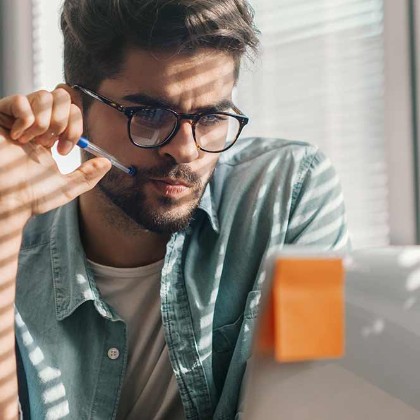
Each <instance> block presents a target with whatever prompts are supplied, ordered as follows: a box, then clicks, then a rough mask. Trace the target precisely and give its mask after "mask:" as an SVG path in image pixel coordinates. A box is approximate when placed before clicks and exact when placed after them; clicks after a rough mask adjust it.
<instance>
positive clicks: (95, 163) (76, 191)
mask: <svg viewBox="0 0 420 420" xmlns="http://www.w3.org/2000/svg"><path fill="white" fill-rule="evenodd" d="M111 167H112V164H111V162H110V161H109V160H108V159H106V158H102V157H97V158H93V159H89V160H87V161H85V162H83V163H82V164H81V165H80V166H79V167H78V168H77V169H76V170H75V171H73V172H71V173H70V174H68V175H66V177H67V178H68V184H67V185H68V191H67V196H68V198H70V200H73V199H74V198H76V197H78V196H79V195H81V194H83V193H85V192H86V191H89V190H91V189H92V188H93V187H94V186H95V185H96V184H97V183H98V182H99V181H100V180H101V179H102V178H103V177H104V175H105V174H106V173H107V172H108V171H109V170H110V169H111Z"/></svg>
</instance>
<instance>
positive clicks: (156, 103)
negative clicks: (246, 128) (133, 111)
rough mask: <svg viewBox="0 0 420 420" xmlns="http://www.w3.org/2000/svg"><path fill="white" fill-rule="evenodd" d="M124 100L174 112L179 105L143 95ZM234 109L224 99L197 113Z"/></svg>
mask: <svg viewBox="0 0 420 420" xmlns="http://www.w3.org/2000/svg"><path fill="white" fill-rule="evenodd" d="M122 99H123V100H125V101H128V102H131V103H133V104H138V105H145V106H151V107H154V108H170V109H174V110H176V109H177V105H175V104H174V103H172V102H170V101H167V100H166V99H163V98H158V97H153V96H149V95H146V94H143V93H137V94H133V95H126V96H124V97H123V98H122ZM233 107H234V104H233V102H232V101H231V100H230V99H222V100H221V101H219V102H217V103H215V104H212V105H207V106H203V107H199V108H196V109H195V112H199V113H202V112H220V111H226V110H228V109H230V108H233Z"/></svg>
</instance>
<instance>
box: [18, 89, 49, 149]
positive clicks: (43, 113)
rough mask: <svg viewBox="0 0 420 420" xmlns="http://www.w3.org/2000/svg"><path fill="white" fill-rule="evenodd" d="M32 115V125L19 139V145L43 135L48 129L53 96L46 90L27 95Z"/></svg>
mask: <svg viewBox="0 0 420 420" xmlns="http://www.w3.org/2000/svg"><path fill="white" fill-rule="evenodd" d="M28 99H29V103H30V104H31V107H32V111H33V114H34V116H35V120H34V123H33V124H32V125H31V126H30V127H29V128H28V129H27V130H25V131H24V132H23V135H22V136H21V137H20V138H19V141H20V142H21V143H28V142H29V141H31V140H32V139H33V138H34V137H37V136H40V135H42V134H44V133H45V132H46V131H47V130H48V129H49V127H50V123H51V114H52V107H53V96H52V94H51V93H50V92H47V91H46V90H40V91H38V92H35V93H32V94H30V95H28Z"/></svg>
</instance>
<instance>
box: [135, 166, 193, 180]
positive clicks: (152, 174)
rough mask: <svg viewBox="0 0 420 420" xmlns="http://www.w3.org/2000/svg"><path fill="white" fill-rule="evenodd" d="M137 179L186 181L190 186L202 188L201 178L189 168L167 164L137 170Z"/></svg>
mask: <svg viewBox="0 0 420 420" xmlns="http://www.w3.org/2000/svg"><path fill="white" fill-rule="evenodd" d="M136 170H137V172H136V175H135V179H138V180H145V179H149V178H172V179H175V180H180V181H185V182H186V183H188V184H192V185H195V186H201V179H200V177H199V176H198V175H197V174H195V173H194V172H193V171H192V170H191V169H190V168H189V167H188V166H186V165H178V164H173V163H170V162H169V163H165V164H163V165H160V166H155V167H152V168H137V167H136Z"/></svg>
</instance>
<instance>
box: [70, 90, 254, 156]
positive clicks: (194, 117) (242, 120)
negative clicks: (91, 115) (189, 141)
mask: <svg viewBox="0 0 420 420" xmlns="http://www.w3.org/2000/svg"><path fill="white" fill-rule="evenodd" d="M72 88H73V89H76V90H80V91H81V92H83V93H84V94H86V95H88V96H90V97H91V98H93V99H96V100H98V101H100V102H102V103H103V104H105V105H108V106H110V107H111V108H114V109H116V110H117V111H119V112H122V113H123V114H124V115H125V116H126V117H127V118H128V122H127V132H128V137H129V138H130V141H131V142H132V143H133V144H134V146H137V147H140V148H142V149H157V148H159V147H162V146H164V145H165V144H168V143H169V142H170V141H171V140H172V139H173V138H174V137H175V136H176V134H177V133H178V131H179V129H180V128H181V121H182V120H191V121H192V124H191V128H192V133H193V138H194V142H195V145H196V147H197V149H198V150H202V151H204V152H207V153H222V152H225V151H226V150H228V149H230V148H231V147H232V146H233V145H234V144H235V143H236V141H237V140H238V138H239V136H240V135H241V132H242V130H243V128H244V127H245V126H246V125H247V124H248V122H249V118H248V117H247V116H245V115H243V113H242V111H240V110H239V108H237V107H236V106H235V105H233V106H232V109H233V110H234V111H235V112H237V113H238V114H232V113H230V112H225V111H217V112H211V111H209V112H200V113H195V114H186V113H179V112H176V111H174V110H173V109H170V108H165V107H153V106H147V105H140V106H124V105H121V104H119V103H117V102H115V101H112V100H111V99H109V98H107V97H105V96H103V95H100V94H99V93H96V92H94V91H93V90H90V89H88V88H85V87H83V86H81V85H77V84H75V85H73V86H72ZM147 109H162V110H165V111H169V112H171V113H172V114H173V115H175V117H176V119H177V122H176V125H175V127H174V128H173V130H172V132H171V133H170V134H169V135H168V136H167V137H166V138H165V140H163V141H162V142H161V143H159V144H157V145H153V146H143V145H140V144H137V143H136V142H135V141H134V140H133V138H132V136H131V120H132V119H133V117H134V115H135V114H136V113H137V112H139V111H143V110H147ZM206 115H226V116H228V117H233V118H236V120H238V122H239V130H238V134H237V135H236V137H235V140H233V141H232V143H231V144H229V145H228V146H227V147H225V148H224V149H222V150H217V151H214V150H206V149H205V148H203V147H201V146H200V144H199V143H198V141H197V139H196V134H195V126H196V125H197V123H198V121H199V120H200V118H202V117H204V116H206Z"/></svg>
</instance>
